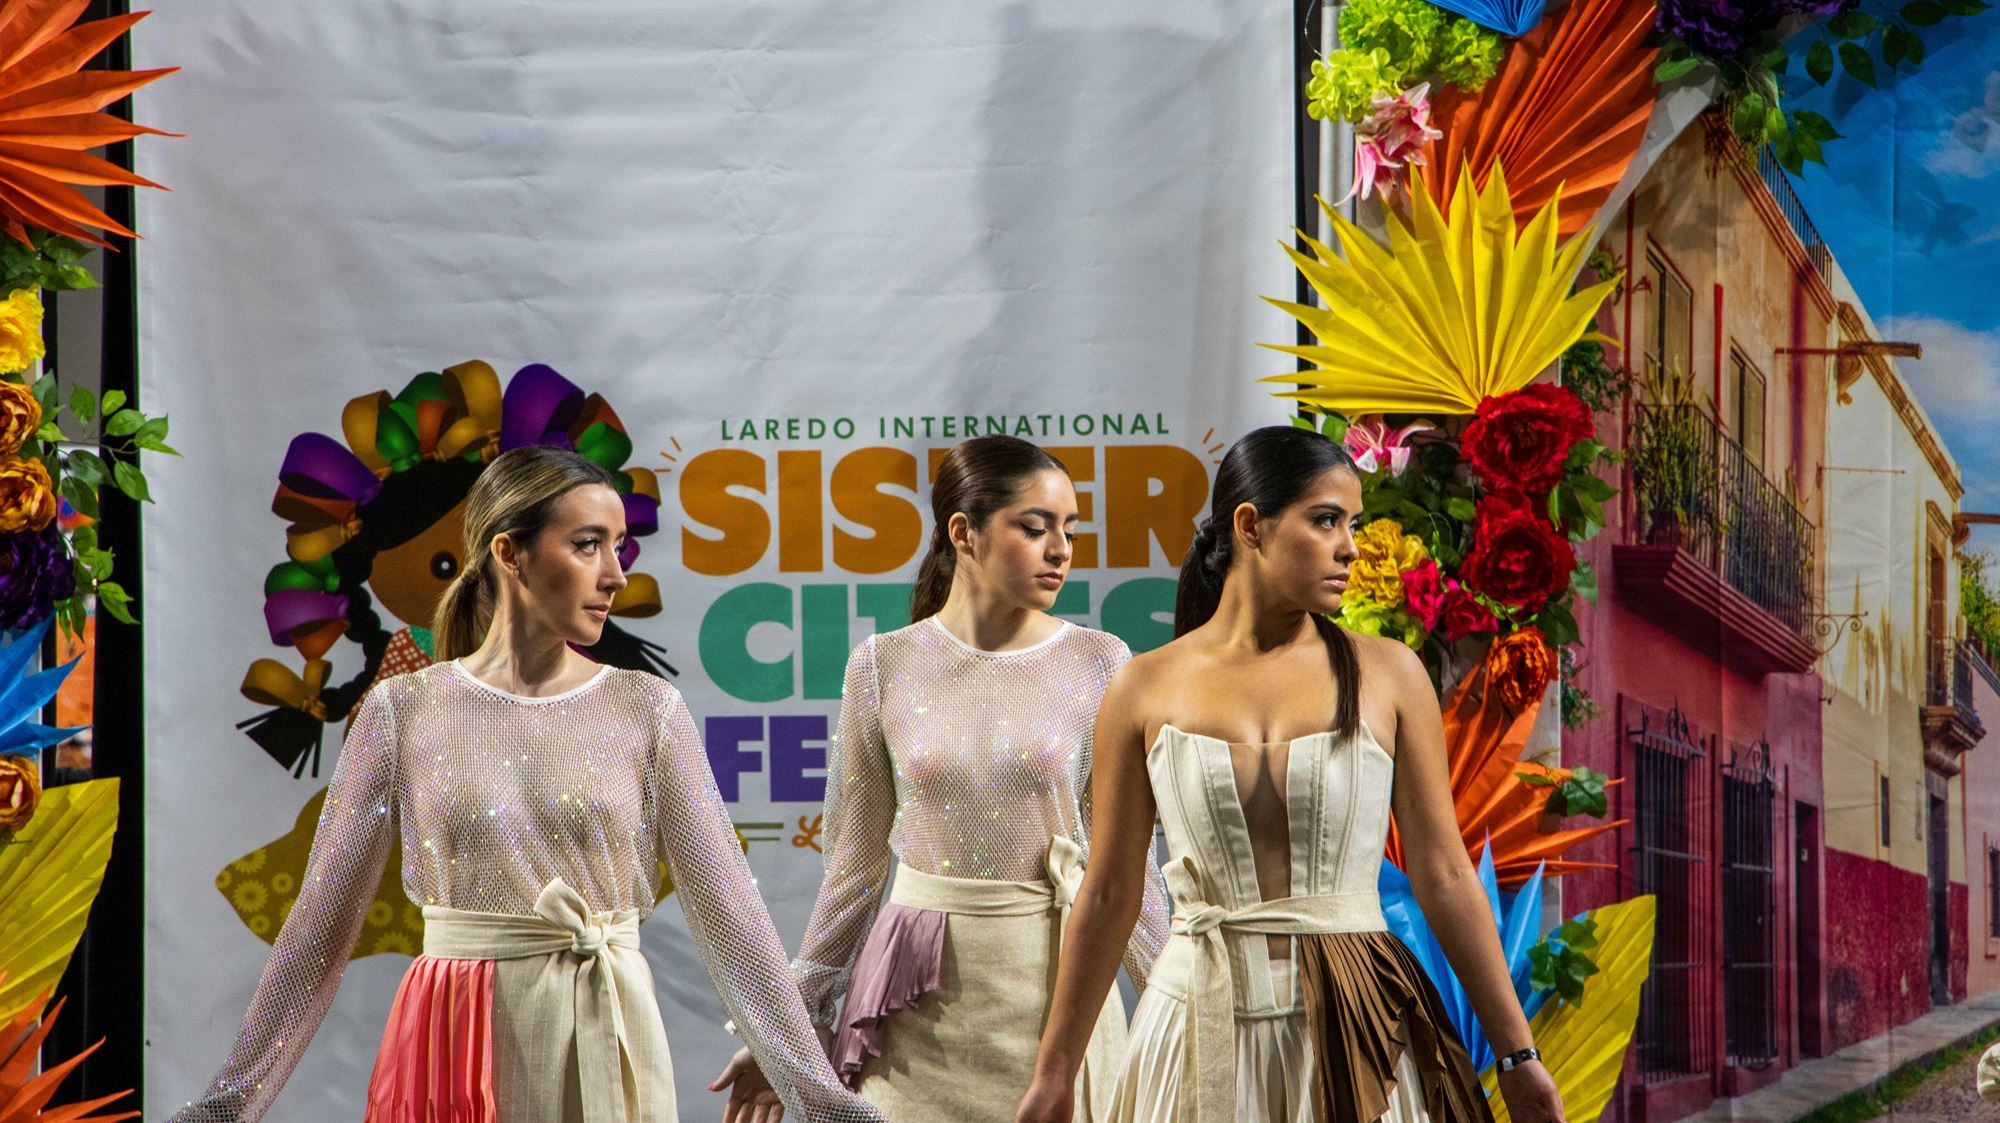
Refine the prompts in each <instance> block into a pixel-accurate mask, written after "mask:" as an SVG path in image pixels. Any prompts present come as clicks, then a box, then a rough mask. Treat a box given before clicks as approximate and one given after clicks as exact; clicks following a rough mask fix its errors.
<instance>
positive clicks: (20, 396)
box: [0, 381, 42, 456]
mask: <svg viewBox="0 0 2000 1123" xmlns="http://www.w3.org/2000/svg"><path fill="white" fill-rule="evenodd" d="M41 427H42V405H41V403H40V402H37V401H36V400H35V392H34V391H33V390H30V389H28V388H27V387H26V386H23V385H21V384H20V383H18V382H4V381H0V456H12V455H14V454H15V453H17V452H19V451H21V446H22V445H24V444H26V443H28V438H29V437H32V436H34V435H35V431H36V430H38V429H40V428H41Z"/></svg>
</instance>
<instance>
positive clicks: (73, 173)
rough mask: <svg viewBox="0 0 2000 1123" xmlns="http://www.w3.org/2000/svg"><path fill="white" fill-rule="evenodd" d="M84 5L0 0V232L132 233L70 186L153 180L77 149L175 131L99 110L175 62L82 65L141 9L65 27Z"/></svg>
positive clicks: (20, 235) (88, 238) (22, 237)
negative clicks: (136, 66) (157, 66)
mask: <svg viewBox="0 0 2000 1123" xmlns="http://www.w3.org/2000/svg"><path fill="white" fill-rule="evenodd" d="M88 7H89V5H88V4H86V3H85V2H84V0H55V2H50V0H0V60H4V63H0V231H4V232H5V233H6V234H8V235H10V236H12V237H13V238H15V239H16V240H17V241H20V242H22V243H24V244H25V243H28V229H29V228H30V227H33V228H36V229H40V230H47V231H49V232H50V233H53V234H62V235H65V236H67V237H71V238H76V239H79V240H81V241H85V242H93V243H95V244H97V245H100V246H108V245H110V243H109V242H107V241H105V240H104V239H103V238H102V237H100V236H99V235H98V234H96V233H94V230H105V231H110V232H111V233H114V234H123V235H125V236H126V237H135V235H134V234H133V233H132V231H130V230H128V229H126V228H125V227H123V226H121V225H119V224H118V223H117V222H116V221H114V220H113V219H112V218H111V216H110V215H107V214H105V213H104V212H103V211H101V210H99V209H97V208H96V207H94V206H92V205H91V204H90V202H89V201H88V200H87V199H85V198H84V197H83V195H82V194H81V193H80V192H78V191H77V190H76V188H75V187H73V186H71V185H72V184H87V185H109V184H123V185H127V186H132V187H158V186H160V185H159V184H157V183H154V182H153V181H151V180H149V179H146V178H144V177H142V176H137V175H134V174H132V173H131V172H129V171H126V170H125V169H124V168H121V167H119V166H118V165H116V164H113V163H111V162H110V161H107V160H101V159H98V158H97V157H95V156H90V155H86V154H85V153H84V151H83V150H84V149H86V148H100V147H102V146H104V145H107V144H112V143H115V142H117V141H121V140H130V139H132V138H133V137H136V136H140V135H143V134H146V133H151V134H154V135H156V136H172V135H174V134H172V133H163V132H161V131H160V130H158V129H152V128H147V127H146V126H144V125H134V124H132V123H131V122H129V121H121V120H119V119H118V118H116V117H113V116H112V115H110V114H109V113H101V112H98V111H99V110H102V109H103V108H105V107H106V106H108V105H111V104H112V103H113V102H116V101H119V100H120V99H122V98H124V97H125V96H126V95H128V94H130V93H131V92H132V91H133V90H136V89H139V88H140V87H141V86H144V85H146V84H147V83H149V82H152V81H154V80H156V79H158V78H162V77H165V76H166V75H168V74H172V73H173V72H174V71H175V70H178V69H180V68H179V67H168V68H166V69H164V70H139V71H129V70H98V69H90V70H86V69H84V64H86V63H88V62H89V61H90V60H91V58H92V57H93V56H95V55H96V54H97V52H99V51H101V50H103V49H104V48H105V47H107V46H109V45H110V44H111V43H112V42H114V41H116V40H117V39H118V37H119V36H121V35H123V34H125V32H126V31H127V30H128V29H130V28H131V26H132V25H133V24H135V23H138V22H139V21H140V20H141V19H144V18H145V17H146V15H147V13H145V12H134V13H132V14H130V15H123V16H114V17H112V18H110V19H101V20H93V21H92V22H90V23H84V24H77V25H76V26H74V27H72V26H70V25H71V24H73V23H75V21H76V18H77V17H78V16H81V15H82V14H83V13H84V10H85V9H86V8H88ZM8 369H20V368H18V367H13V368H8Z"/></svg>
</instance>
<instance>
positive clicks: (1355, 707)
mask: <svg viewBox="0 0 2000 1123" xmlns="http://www.w3.org/2000/svg"><path fill="white" fill-rule="evenodd" d="M1336 468H1340V469H1345V470H1346V471H1349V472H1353V471H1355V467H1354V460H1353V458H1352V457H1350V456H1348V455H1347V450H1346V449H1343V448H1341V447H1340V446H1339V445H1337V444H1335V443H1334V442H1332V441H1330V440H1327V439H1326V438H1325V437H1324V436H1322V435H1320V434H1319V433H1316V432H1314V431H1313V430H1311V429H1300V428H1296V427H1294V426H1291V425H1267V426H1265V427H1264V428H1262V429H1256V430H1253V431H1252V432H1250V433H1249V434H1248V435H1247V436H1245V437H1244V438H1243V439H1242V440H1240V441H1237V442H1236V443H1235V444H1233V445H1231V446H1230V447H1229V452H1228V454H1227V455H1225V456H1223V458H1222V467H1221V468H1220V469H1218V470H1217V471H1216V473H1215V487H1214V489H1213V490H1212V491H1211V492H1210V493H1209V506H1208V517H1207V518H1205V519H1203V520H1201V525H1200V526H1199V527H1198V528H1197V529H1196V530H1195V535H1194V544H1193V545H1191V546H1189V547H1188V552H1187V559H1186V560H1185V561H1183V562H1181V580H1180V586H1179V588H1178V589H1176V590H1175V593H1174V635H1175V636H1176V637H1178V636H1184V635H1186V634H1188V633H1189V632H1191V631H1193V630H1195V629H1196V628H1199V627H1201V626H1202V625H1203V624H1205V623H1207V622H1208V620H1209V618H1210V617H1212V616H1214V615H1215V609H1216V606H1217V605H1218V604H1220V603H1221V602H1222V585H1223V582H1224V581H1225V580H1226V579H1227V578H1228V576H1229V563H1230V560H1231V557H1232V554H1233V553H1234V550H1235V546H1236V533H1235V526H1234V519H1235V513H1236V508H1237V507H1239V506H1241V505H1243V504H1245V503H1248V504H1250V505H1251V506H1252V507H1255V508H1256V509H1257V514H1258V516H1259V517H1260V518H1271V517H1273V516H1275V515H1277V513H1278V512H1280V511H1282V510H1284V509H1285V508H1286V507H1289V506H1291V505H1292V504H1293V503H1294V502H1296V501H1297V500H1298V498H1299V496H1300V495H1301V494H1303V493H1304V492H1305V489H1306V488H1307V486H1309V485H1310V484H1311V483H1312V482H1313V481H1314V480H1316V479H1318V478H1319V477H1320V475H1321V474H1322V473H1324V472H1328V471H1331V470H1333V469H1336ZM1352 513H1354V514H1359V513H1360V512H1352ZM1312 619H1313V626H1314V627H1315V628H1318V629H1319V636H1320V639H1321V640H1323V641H1324V642H1325V643H1326V657H1327V661H1328V662H1329V663H1331V664H1332V665H1333V688H1334V696H1335V699H1336V700H1335V702H1334V710H1333V728H1334V731H1335V733H1336V734H1338V735H1339V736H1340V738H1341V739H1342V740H1345V739H1347V738H1349V737H1352V736H1354V735H1355V734H1356V733H1357V732H1358V731H1359V730H1360V728H1361V669H1360V664H1359V661H1358V660H1357V659H1356V657H1355V652H1354V637H1353V636H1350V635H1348V634H1347V632H1346V631H1345V630H1343V629H1342V628H1341V626H1340V625H1338V624H1336V623H1334V622H1333V621H1332V620H1329V619H1328V618H1326V617H1325V616H1322V615H1320V614H1319V613H1317V612H1315V613H1313V614H1312Z"/></svg>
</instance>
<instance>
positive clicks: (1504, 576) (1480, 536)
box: [1458, 495, 1576, 615]
mask: <svg viewBox="0 0 2000 1123" xmlns="http://www.w3.org/2000/svg"><path fill="white" fill-rule="evenodd" d="M1575 569H1576V551H1574V550H1572V549H1570V544H1569V539H1568V538H1565V537H1564V536H1563V535H1562V533H1561V532H1560V531H1558V530H1557V529H1556V528H1555V527H1553V526H1551V525H1549V522H1548V520H1547V519H1545V518H1543V517H1542V515H1541V513H1540V512H1539V511H1538V510H1537V509H1536V507H1535V506H1534V505H1533V504H1531V503H1529V502H1528V501H1527V500H1526V499H1524V498H1522V497H1521V496H1520V495H1489V496H1487V497H1486V498H1484V499H1481V500H1480V501H1479V507H1478V510H1477V512H1476V514H1475V516H1474V518H1473V522H1472V552H1471V553H1469V554H1467V555H1466V556H1465V564H1464V565H1461V566H1459V569H1458V575H1459V577H1460V579H1462V580H1463V581H1464V582H1465V583H1466V585H1468V586H1470V587H1471V588H1472V589H1474V590H1476V591H1477V592H1479V593H1482V594H1484V595H1485V596H1486V597H1487V598H1488V599H1489V600H1495V601H1498V602H1500V603H1501V604H1505V605H1510V606H1512V607H1514V608H1518V609H1520V610H1522V611H1523V612H1526V613H1528V614H1529V615H1533V614H1535V613H1537V612H1540V611H1541V610H1542V609H1543V607H1544V606H1546V605H1547V604H1548V603H1549V599H1550V598H1551V597H1554V596H1556V595H1557V594H1559V593H1561V592H1562V591H1563V590H1564V589H1565V588H1568V587H1569V575H1570V573H1571V572H1573V571H1574V570H1575Z"/></svg>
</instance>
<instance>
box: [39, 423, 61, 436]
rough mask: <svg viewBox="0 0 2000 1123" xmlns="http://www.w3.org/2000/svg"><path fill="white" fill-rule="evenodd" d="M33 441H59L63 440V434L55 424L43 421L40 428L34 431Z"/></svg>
mask: <svg viewBox="0 0 2000 1123" xmlns="http://www.w3.org/2000/svg"><path fill="white" fill-rule="evenodd" d="M35 439H36V440H38V441H60V440H62V439H63V432H62V429H61V427H59V426H58V425H57V424H56V423H55V422H53V421H44V422H42V427H41V428H39V429H37V430H35Z"/></svg>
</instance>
